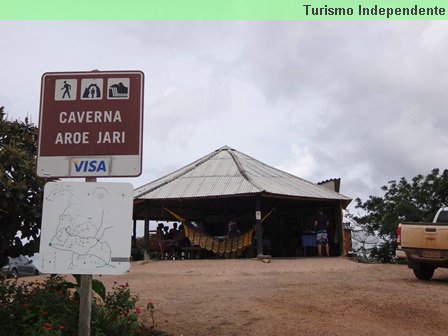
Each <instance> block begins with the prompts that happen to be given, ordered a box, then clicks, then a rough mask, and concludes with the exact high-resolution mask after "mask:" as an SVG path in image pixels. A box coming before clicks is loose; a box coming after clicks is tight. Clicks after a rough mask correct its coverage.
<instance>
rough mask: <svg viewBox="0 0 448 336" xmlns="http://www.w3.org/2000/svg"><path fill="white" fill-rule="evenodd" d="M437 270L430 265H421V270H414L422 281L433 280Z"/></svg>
mask: <svg viewBox="0 0 448 336" xmlns="http://www.w3.org/2000/svg"><path fill="white" fill-rule="evenodd" d="M434 270H435V268H434V267H432V266H428V265H420V268H419V269H414V274H415V276H416V277H417V279H420V280H431V278H432V276H433V275H434Z"/></svg>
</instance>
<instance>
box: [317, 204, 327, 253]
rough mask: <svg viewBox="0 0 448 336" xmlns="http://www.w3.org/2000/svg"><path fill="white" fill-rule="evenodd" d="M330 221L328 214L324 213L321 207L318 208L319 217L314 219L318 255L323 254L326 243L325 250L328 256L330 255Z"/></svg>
mask: <svg viewBox="0 0 448 336" xmlns="http://www.w3.org/2000/svg"><path fill="white" fill-rule="evenodd" d="M329 226H330V222H329V221H328V218H327V216H325V215H324V213H323V212H322V210H321V209H319V210H317V218H316V220H315V221H314V227H315V229H316V240H317V255H318V256H319V257H321V256H322V245H325V252H326V254H327V256H328V257H329V256H330V245H328V227H329Z"/></svg>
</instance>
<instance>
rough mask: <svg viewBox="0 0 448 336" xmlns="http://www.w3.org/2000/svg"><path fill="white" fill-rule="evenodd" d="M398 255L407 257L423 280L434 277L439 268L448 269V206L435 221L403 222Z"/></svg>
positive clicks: (398, 234)
mask: <svg viewBox="0 0 448 336" xmlns="http://www.w3.org/2000/svg"><path fill="white" fill-rule="evenodd" d="M397 244H398V248H397V250H396V255H397V257H407V259H408V267H409V268H412V269H413V271H414V274H415V276H416V277H417V278H418V279H420V280H430V279H431V278H432V276H433V275H434V270H435V269H436V268H437V267H445V268H448V207H444V208H440V209H439V211H437V214H436V215H435V217H434V220H433V221H432V223H425V222H416V223H400V224H399V225H398V228H397Z"/></svg>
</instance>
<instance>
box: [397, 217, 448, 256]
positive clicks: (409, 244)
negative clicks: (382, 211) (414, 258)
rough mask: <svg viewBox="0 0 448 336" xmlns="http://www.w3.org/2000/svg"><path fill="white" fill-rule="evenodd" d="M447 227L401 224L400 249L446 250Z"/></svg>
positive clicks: (444, 224)
mask: <svg viewBox="0 0 448 336" xmlns="http://www.w3.org/2000/svg"><path fill="white" fill-rule="evenodd" d="M447 246H448V225H447V224H446V223H443V224H435V223H402V228H401V248H417V249H418V248H421V249H432V250H442V249H444V250H446V249H447Z"/></svg>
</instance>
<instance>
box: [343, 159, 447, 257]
mask: <svg viewBox="0 0 448 336" xmlns="http://www.w3.org/2000/svg"><path fill="white" fill-rule="evenodd" d="M381 189H382V191H383V192H384V196H383V197H379V196H369V199H368V200H367V201H365V202H362V201H361V199H359V198H357V199H356V200H355V202H356V206H355V207H356V208H358V209H362V210H364V212H365V215H363V216H358V217H357V216H351V217H352V218H353V219H354V220H355V221H356V222H358V223H359V224H363V225H365V226H366V227H367V229H368V231H369V232H370V233H376V234H378V235H379V236H381V237H382V238H385V239H386V240H388V242H392V243H394V244H395V241H396V233H395V231H396V229H397V226H398V224H399V223H400V222H418V221H432V219H433V217H434V216H435V214H436V212H437V210H438V209H439V208H440V207H442V206H444V205H448V170H446V169H445V170H444V171H443V172H442V173H440V170H439V169H438V168H435V169H433V170H432V171H431V173H430V174H428V175H426V176H423V175H417V176H415V177H414V178H412V181H410V182H408V180H407V179H406V178H404V177H402V178H401V179H400V180H399V181H398V182H397V181H395V180H392V181H389V182H388V184H387V185H384V186H383V187H382V188H381ZM388 251H389V252H388V253H393V252H394V248H392V249H391V248H389V249H388ZM390 251H392V252H390Z"/></svg>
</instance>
